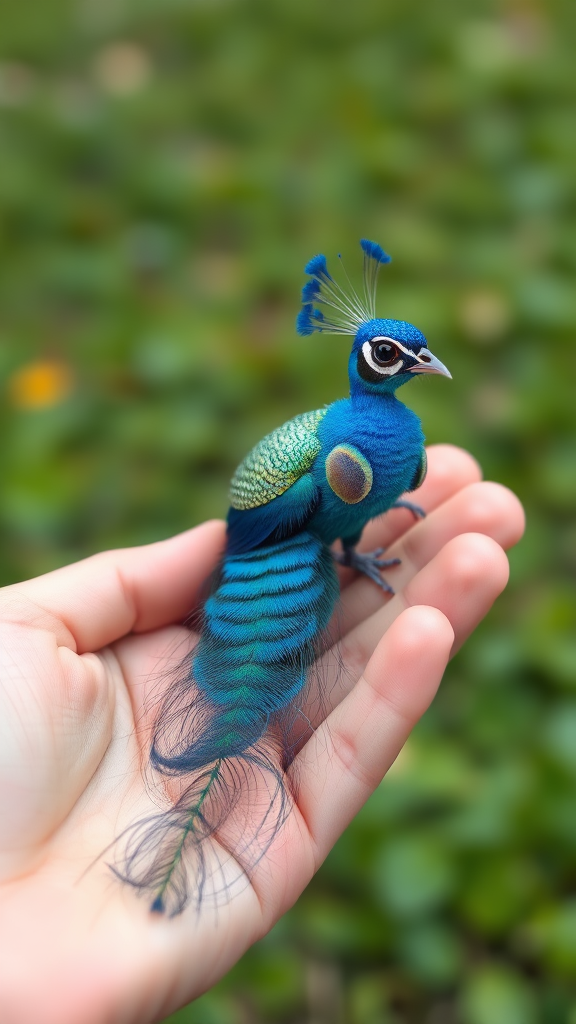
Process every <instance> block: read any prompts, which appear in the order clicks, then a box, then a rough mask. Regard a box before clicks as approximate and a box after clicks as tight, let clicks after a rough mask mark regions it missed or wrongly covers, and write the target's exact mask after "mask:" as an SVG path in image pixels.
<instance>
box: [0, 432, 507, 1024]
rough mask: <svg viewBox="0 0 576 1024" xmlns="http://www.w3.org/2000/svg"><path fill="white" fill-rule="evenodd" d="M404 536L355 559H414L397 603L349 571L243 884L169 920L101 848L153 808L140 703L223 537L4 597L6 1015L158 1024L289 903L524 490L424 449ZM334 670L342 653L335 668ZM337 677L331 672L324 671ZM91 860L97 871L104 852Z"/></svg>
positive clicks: (499, 565) (0, 599)
mask: <svg viewBox="0 0 576 1024" xmlns="http://www.w3.org/2000/svg"><path fill="white" fill-rule="evenodd" d="M416 501H417V502H418V504H421V505H422V506H423V507H424V508H425V509H426V510H427V511H428V513H429V515H428V517H427V518H426V519H425V520H424V521H422V522H418V523H416V524H413V520H412V517H411V515H410V513H408V512H406V511H395V512H391V513H389V514H388V515H387V516H386V517H385V518H383V519H380V520H377V521H374V522H373V523H371V524H370V525H369V526H368V527H367V529H366V531H365V533H364V537H363V544H362V547H364V548H365V549H367V550H368V549H371V548H374V547H378V546H384V547H387V549H388V550H387V557H388V556H390V557H394V556H398V557H400V558H401V560H402V564H401V565H400V566H399V567H398V568H396V569H394V570H392V571H389V573H388V578H389V580H390V582H391V583H392V584H393V586H394V587H395V588H396V591H397V593H396V596H395V597H393V598H392V599H391V600H389V601H385V599H384V598H383V595H382V594H381V592H380V591H379V590H378V588H376V587H375V586H374V584H373V583H371V582H370V581H369V580H366V579H363V578H360V579H358V578H356V577H354V576H353V574H351V573H350V572H349V571H347V570H343V572H342V599H341V613H340V615H339V617H338V624H339V628H340V630H341V633H342V635H341V638H340V642H339V651H340V661H341V662H342V663H343V666H344V669H345V671H344V672H341V673H340V674H339V676H338V677H337V679H336V680H335V685H334V686H333V687H332V689H331V690H330V707H329V708H326V709H325V711H326V712H327V718H326V720H325V722H323V723H317V730H316V732H315V733H314V734H313V735H312V737H311V739H310V740H309V741H308V742H307V743H306V745H305V746H304V747H303V749H302V750H301V752H300V753H299V755H298V756H297V758H296V762H295V766H294V767H295V769H297V770H298V777H299V787H298V798H297V801H296V803H295V805H294V807H293V809H292V813H291V814H290V816H289V818H288V820H287V822H286V823H285V825H284V826H283V828H282V830H281V833H280V835H279V837H278V839H277V840H276V841H275V842H274V843H273V844H272V845H271V847H270V848H269V849H268V850H267V853H266V856H265V858H263V860H262V861H261V862H260V863H259V864H258V866H257V868H256V870H255V872H254V875H253V877H252V878H251V881H250V884H249V885H248V884H247V885H246V887H245V888H244V889H243V890H242V891H241V892H239V893H238V894H237V895H235V896H234V897H233V898H232V899H231V900H230V901H229V902H228V903H226V904H223V905H222V906H220V907H218V908H217V909H216V910H214V909H211V910H210V911H208V910H205V909H203V908H202V907H201V908H200V911H199V912H197V911H196V910H195V909H193V908H189V909H188V910H185V911H184V913H183V914H182V915H181V916H180V917H177V918H172V919H167V918H165V917H162V916H159V915H152V914H150V913H149V910H148V905H147V903H146V902H144V901H141V900H138V899H137V898H136V897H135V895H134V893H133V891H132V890H130V889H129V888H127V887H124V886H122V885H121V884H120V883H119V882H118V881H117V880H116V879H115V878H114V877H113V875H112V874H111V872H110V871H109V869H108V868H107V867H106V864H105V858H104V860H103V859H101V858H100V855H101V853H102V851H103V850H105V849H106V848H107V847H108V846H109V844H110V843H112V842H113V840H114V839H115V838H116V837H117V836H118V835H119V833H120V832H121V831H122V829H124V828H125V827H126V826H128V825H129V824H130V823H132V822H134V821H137V820H139V819H140V818H142V817H145V816H146V815H147V814H150V813H151V812H154V811H156V810H157V807H156V804H155V803H154V801H153V799H152V797H151V795H150V793H149V791H148V789H147V787H146V785H145V782H144V780H143V773H142V769H143V766H144V765H145V764H146V760H147V755H148V749H147V740H148V735H149V715H150V712H149V710H148V701H147V698H149V694H150V690H151V688H154V689H155V690H157V687H158V683H157V678H158V674H159V672H163V671H165V670H166V658H167V652H168V651H172V652H173V651H174V650H176V649H177V648H178V646H179V645H180V644H182V643H183V642H184V641H185V640H186V641H187V640H188V636H189V634H188V631H187V630H185V629H184V627H182V626H180V625H174V623H178V622H181V621H182V619H183V618H184V617H185V616H186V615H187V613H188V612H189V611H190V609H191V608H193V607H194V604H195V602H196V601H197V600H198V596H199V593H200V590H201V587H202V583H203V582H204V580H205V579H206V577H207V576H208V575H209V574H210V572H211V570H212V568H213V566H214V565H215V563H216V562H217V559H218V557H219V555H220V553H221V551H222V548H223V544H224V525H223V524H222V523H220V522H211V523H206V524H204V525H203V526H200V527H198V528H196V529H194V530H190V531H188V532H187V533H184V534H181V535H180V536H177V537H173V538H171V539H170V540H167V541H162V542H160V543H157V544H152V545H149V546H148V547H143V548H134V549H128V550H123V551H109V552H105V553H104V554H100V555H96V556H94V557H92V558H89V559H86V560H85V561H83V562H80V563H78V564H76V565H72V566H69V567H67V568H65V569H60V570H57V571H56V572H53V573H50V574H48V575H46V576H43V577H40V578H38V579H36V580H31V581H28V582H26V583H22V584H18V585H16V586H13V587H7V588H5V590H3V591H2V592H0V619H1V625H0V666H1V668H0V1020H1V1021H2V1024H40V1022H42V1024H79V1022H80V1021H81V1022H82V1024H104V1022H114V1024H148V1022H152V1021H158V1020H161V1019H162V1018H163V1017H164V1016H165V1015H167V1014H168V1013H170V1012H171V1011H173V1010H175V1009H176V1008H177V1007H179V1006H180V1005H182V1004H184V1003H185V1002H188V1001H190V1000H191V999H193V998H194V997H195V996H198V995H200V994H201V992H203V991H205V990H206V989H207V988H209V987H210V986H211V985H213V984H214V983H215V982H216V981H217V980H218V979H219V978H220V977H221V976H222V975H223V974H224V973H225V972H226V971H227V970H228V969H229V968H230V967H231V966H232V964H233V963H234V962H235V961H236V960H237V959H238V958H239V957H240V956H241V955H242V953H243V952H244V951H245V950H246V949H247V947H248V946H249V945H251V944H252V943H253V942H255V941H256V940H257V939H258V938H260V937H261V936H262V935H263V934H265V932H267V931H268V929H269V928H270V927H271V926H272V925H273V923H274V922H275V921H276V920H277V918H278V917H279V916H280V915H281V914H282V913H284V911H285V910H287V909H288V908H289V907H290V906H291V905H292V903H293V902H294V900H295V899H296V898H297V897H298V895H299V894H300V892H301V891H302V889H303V888H304V887H305V886H306V884H307V883H308V881H309V880H310V878H311V877H312V875H313V874H314V871H315V870H316V869H317V868H318V866H319V865H320V864H321V863H322V861H323V859H324V858H325V856H326V855H327V853H328V852H329V850H330V849H331V847H332V845H333V844H334V842H335V841H336V839H337V838H338V836H339V835H340V834H341V832H342V831H343V829H344V828H345V827H346V825H347V824H348V822H349V821H350V820H351V819H352V818H353V817H354V815H355V814H356V812H357V811H358V810H359V809H360V807H361V806H362V805H363V804H364V802H365V801H366V799H367V798H368V796H369V795H370V793H371V792H372V790H373V789H374V788H375V787H376V786H377V785H378V783H379V782H380V780H381V778H382V777H383V775H384V774H385V772H386V771H387V769H388V767H389V766H390V764H391V763H392V762H393V760H394V759H395V757H396V755H397V754H398V752H399V750H400V749H401V747H402V745H403V743H404V742H405V740H406V738H407V736H408V734H409V732H410V730H411V728H412V727H413V725H414V724H415V722H416V721H417V720H418V719H419V717H420V716H421V715H422V713H423V712H424V710H425V709H426V708H427V706H428V704H429V703H430V701H431V700H432V698H433V696H434V693H435V691H436V688H437V686H438V684H439V682H440V679H441V676H442V673H443V671H444V668H445V666H446V663H447V660H448V658H449V657H450V654H451V652H452V651H453V650H454V649H455V648H456V647H458V646H459V645H460V644H461V643H462V642H463V641H464V640H465V638H466V637H467V636H468V634H469V633H470V632H471V631H472V630H473V628H474V627H475V626H476V625H477V623H478V622H479V621H480V619H481V618H482V617H483V616H484V615H485V614H486V612H487V611H488V609H489V608H490V606H491V604H492V602H493V601H494V599H495V598H496V596H497V595H498V594H499V593H500V591H501V590H502V589H503V587H504V586H505V584H506V580H507V572H508V567H507V561H506V557H505V555H504V553H503V550H502V548H506V547H508V546H510V545H512V544H514V543H515V542H516V541H517V540H518V539H519V537H520V536H521V534H522V530H523V515H522V510H521V507H520V505H519V503H518V501H517V500H516V498H515V497H514V496H513V495H512V494H511V493H510V492H509V491H507V490H506V489H505V488H503V487H500V486H499V485H496V484H489V483H480V482H479V470H478V467H477V465H476V463H475V462H474V461H473V460H472V459H471V458H470V457H469V456H468V455H466V454H465V453H464V452H462V451H460V450H459V449H456V448H452V447H450V446H444V445H440V446H436V447H433V448H431V449H430V451H429V472H428V477H427V479H426V481H425V483H424V485H423V486H422V488H421V489H420V491H419V492H418V495H417V497H416ZM332 661H334V659H332ZM327 664H328V662H327ZM98 858H100V859H98Z"/></svg>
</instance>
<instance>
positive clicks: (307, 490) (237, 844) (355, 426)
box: [117, 239, 450, 914]
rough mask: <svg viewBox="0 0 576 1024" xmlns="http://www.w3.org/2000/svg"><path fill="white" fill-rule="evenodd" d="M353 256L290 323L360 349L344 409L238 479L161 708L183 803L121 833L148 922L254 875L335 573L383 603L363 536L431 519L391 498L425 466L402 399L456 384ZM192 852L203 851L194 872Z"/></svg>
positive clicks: (161, 769)
mask: <svg viewBox="0 0 576 1024" xmlns="http://www.w3.org/2000/svg"><path fill="white" fill-rule="evenodd" d="M360 244H361V247H362V250H363V253H364V287H363V293H362V295H360V294H359V293H358V292H357V291H356V290H355V289H354V288H353V287H352V285H351V283H350V281H349V280H348V281H347V285H346V288H343V287H342V286H341V285H340V284H338V282H337V280H336V279H335V278H334V277H333V276H332V275H331V274H330V272H329V270H328V266H327V261H326V258H325V256H323V255H318V256H315V257H314V258H313V259H311V260H310V261H309V263H308V264H307V265H306V268H305V270H306V273H307V274H308V275H309V280H308V281H307V283H306V284H305V286H304V289H303V292H302V309H301V311H300V313H299V315H298V319H297V329H298V332H299V333H300V334H302V335H310V334H312V333H313V332H319V333H332V334H334V333H336V334H349V335H352V336H353V338H354V342H353V345H352V351H351V353H350V359H349V364H348V372H349V378H350V397H349V398H345V399H341V400H339V401H336V402H334V403H333V404H332V405H329V406H327V407H325V408H323V409H317V410H315V411H314V412H307V413H303V414H302V415H299V416H296V417H295V418H294V419H292V420H289V421H288V422H287V423H285V424H284V425H283V426H281V427H279V428H278V429H277V430H275V431H273V432H272V433H271V434H269V435H268V436H267V437H265V438H264V439H263V440H261V441H260V442H259V444H257V445H256V447H255V448H253V449H252V451H251V452H250V453H249V454H248V455H247V456H246V458H245V459H244V461H243V462H242V463H241V465H240V466H239V467H238V469H237V470H236V472H235V474H234V476H233V478H232V483H231V488H230V506H231V507H230V510H229V513H228V532H227V546H226V551H225V554H224V557H223V560H222V563H221V565H220V567H219V569H218V571H217V573H216V577H215V579H214V581H213V585H212V591H211V594H210V596H209V597H208V599H207V600H206V602H205V604H204V607H203V610H202V615H201V623H200V639H199V641H198V644H197V646H196V647H195V649H194V650H193V651H192V652H191V654H190V656H189V657H188V659H187V660H186V661H185V663H184V664H183V666H182V671H181V672H180V675H179V677H178V679H176V680H174V682H173V683H172V685H171V686H170V688H169V690H168V693H167V696H166V697H165V698H164V701H163V703H162V705H161V707H160V710H159V714H158V717H157V720H156V724H155V728H154V733H153V737H152V745H151V753H150V760H151V765H152V767H153V769H154V770H155V771H156V772H158V773H161V774H162V775H164V776H174V777H176V778H177V779H178V780H179V783H180V789H179V794H180V795H179V796H178V799H177V800H176V802H175V804H174V806H173V807H171V808H170V809H169V810H168V811H162V812H159V813H158V814H155V815H153V816H152V817H151V818H150V819H148V820H147V821H144V822H140V823H138V824H137V825H136V826H134V827H133V829H131V830H129V831H128V833H127V834H126V835H125V836H124V844H123V863H122V866H121V867H119V868H117V873H118V874H119V875H120V876H121V877H122V878H123V879H124V880H126V881H128V882H130V883H131V884H132V885H134V886H136V887H137V888H139V889H140V890H144V891H146V892H147V893H149V894H150V895H151V898H152V903H151V909H152V910H154V911H158V912H162V911H167V912H168V913H170V914H173V913H178V912H179V911H180V910H181V909H182V908H183V906H184V905H185V903H186V902H187V900H188V899H189V898H190V895H191V892H190V889H191V888H192V890H193V893H194V894H195V897H196V901H197V902H198V903H199V902H200V901H201V899H202V898H203V896H204V895H206V893H207V892H208V886H209V883H210V882H211V888H212V891H216V889H217V888H218V884H216V883H215V882H214V878H215V876H216V875H217V874H218V875H219V877H220V887H221V888H222V889H226V888H227V886H228V884H229V878H230V871H229V866H224V865H223V862H222V850H225V851H227V854H229V856H230V859H231V860H232V861H233V862H234V863H235V864H236V865H237V864H240V867H241V869H242V873H243V875H244V876H245V875H248V876H249V874H250V870H251V869H253V866H254V864H255V863H256V862H257V860H258V858H259V857H260V856H261V855H262V853H263V852H264V850H265V849H266V848H267V846H268V845H269V843H270V842H271V840H272V839H273V838H274V836H275V835H276V833H277V831H278V829H279V828H280V827H281V825H282V822H283V820H284V817H285V814H286V813H287V810H286V809H287V806H288V802H287V800H286V788H285V787H286V785H287V782H286V774H285V773H286V769H287V767H288V766H289V765H290V763H291V760H292V759H293V757H294V752H295V749H296V748H297V738H296V739H295V734H296V733H297V730H296V729H295V723H296V722H297V720H298V718H299V716H301V715H302V714H303V712H302V710H301V709H302V705H303V700H304V695H305V692H306V687H307V683H308V682H309V680H310V676H311V669H312V666H313V664H314V661H315V659H316V657H317V655H318V653H319V651H320V650H321V649H322V645H323V641H324V643H325V637H326V631H327V627H328V624H329V622H330V619H331V617H332V613H333V611H334V607H335V604H336V601H337V598H338V594H339V585H338V576H337V573H336V570H335V566H334V562H335V561H337V562H340V563H341V564H344V565H347V566H350V567H352V568H353V569H356V570H357V571H358V572H360V573H364V574H365V575H367V576H368V577H370V579H371V580H373V581H374V582H375V583H376V584H377V585H378V586H379V587H381V588H382V589H383V590H384V591H387V592H388V593H392V592H393V591H392V588H391V586H390V585H389V583H388V582H387V581H386V579H385V578H384V576H383V575H382V570H385V569H386V568H388V567H391V566H392V565H394V564H396V563H397V560H392V561H390V560H388V561H387V560H385V559H383V558H382V557H381V556H382V554H383V551H382V550H377V551H374V552H371V553H369V554H366V553H360V552H359V551H358V550H357V544H358V542H359V540H360V537H361V534H362V530H363V528H364V526H365V525H366V523H367V522H368V520H370V519H372V518H373V517H374V516H378V515H381V514H382V513H383V512H386V511H387V510H388V509H392V508H397V507H406V508H409V509H411V510H412V512H413V513H414V515H416V516H419V515H423V514H424V513H423V512H422V510H421V509H419V508H418V507H417V506H416V505H412V504H411V503H410V502H407V501H405V500H404V501H402V500H401V499H400V496H401V495H402V494H403V493H404V492H406V491H413V490H415V489H416V488H417V487H419V485H420V484H421V483H422V481H423V479H424V476H425V474H426V454H425V450H424V436H423V433H422V429H421V426H420V421H419V419H418V417H417V416H416V415H415V413H414V412H412V410H410V409H408V408H407V407H406V406H405V405H404V404H403V403H402V402H400V401H399V399H398V398H397V397H396V392H397V390H398V388H399V387H401V385H402V384H406V383H407V382H408V381H409V380H411V379H412V378H413V377H414V376H415V375H417V374H423V373H428V374H430V373H435V374H443V375H444V376H447V377H450V373H449V372H448V370H447V369H446V367H445V366H444V365H443V364H442V363H441V362H440V361H439V359H437V358H436V357H435V356H434V355H432V353H431V352H430V351H429V349H428V346H427V342H426V338H425V337H424V335H423V334H422V333H421V332H420V331H419V330H417V328H416V327H413V326H412V325H411V324H409V323H406V322H404V321H401V320H386V319H380V318H377V317H376V311H375V303H376V286H377V278H378V272H379V269H380V267H381V265H382V264H384V263H388V262H389V260H390V257H389V256H388V255H387V254H386V253H385V252H384V250H383V249H382V248H381V247H380V246H379V245H377V244H376V243H375V242H371V241H368V240H366V239H362V241H361V243H360ZM336 540H339V541H341V545H342V551H341V552H338V553H334V552H333V551H332V549H331V545H332V544H333V542H334V541H336ZM264 776H265V777H266V778H267V782H266V783H265V784H264V785H263V784H262V778H263V777H264ZM262 789H264V791H265V793H266V797H265V799H264V802H263V803H262V797H261V795H260V796H258V794H259V793H260V794H261V792H262ZM250 794H253V803H254V806H250V800H251V795H250ZM240 806H242V811H241V813H240V811H239V808H240ZM239 815H240V816H239ZM216 834H217V843H213V844H212V850H211V851H210V852H208V848H209V847H210V844H209V843H208V842H207V840H209V839H210V838H211V837H212V838H214V837H215V836H216ZM216 846H217V847H218V850H219V853H218V854H217V855H215V854H214V848H215V847H216ZM186 851H190V852H192V851H195V853H196V859H195V861H194V867H193V868H192V867H190V870H189V871H187V868H186V863H185V862H186V856H185V853H186ZM189 876H190V877H189ZM192 877H193V885H191V884H190V878H192Z"/></svg>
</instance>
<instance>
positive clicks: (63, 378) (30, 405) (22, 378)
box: [8, 360, 73, 409]
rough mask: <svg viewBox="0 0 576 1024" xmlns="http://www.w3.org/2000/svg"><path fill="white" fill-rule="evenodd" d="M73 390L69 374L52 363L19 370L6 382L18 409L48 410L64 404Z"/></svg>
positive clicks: (41, 363) (53, 361)
mask: <svg viewBox="0 0 576 1024" xmlns="http://www.w3.org/2000/svg"><path fill="white" fill-rule="evenodd" d="M72 386H73V376H72V371H71V370H70V368H69V367H68V366H66V365H65V364H64V363H59V362H56V361H55V360H44V361H40V360H39V361H38V362H34V363H28V364H27V365H26V366H21V367H20V369H19V370H16V371H15V372H14V373H13V374H12V376H11V378H10V380H9V382H8V390H9V394H10V398H11V400H12V403H13V404H14V405H15V406H17V408H19V409H49V408H50V407H51V406H53V405H58V404H59V403H60V402H63V401H64V399H65V398H67V397H68V395H69V394H70V392H71V390H72Z"/></svg>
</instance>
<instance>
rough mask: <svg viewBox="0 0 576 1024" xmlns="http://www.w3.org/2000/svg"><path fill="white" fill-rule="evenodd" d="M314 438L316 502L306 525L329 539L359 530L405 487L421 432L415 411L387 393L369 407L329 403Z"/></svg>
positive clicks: (414, 472)
mask: <svg viewBox="0 0 576 1024" xmlns="http://www.w3.org/2000/svg"><path fill="white" fill-rule="evenodd" d="M318 437H319V440H320V442H321V445H322V447H321V450H320V452H319V453H318V456H317V458H316V459H315V462H314V466H313V468H312V473H313V476H314V480H315V483H316V485H317V487H318V489H319V491H320V493H321V501H320V505H319V508H318V510H317V512H316V514H315V516H314V520H313V522H312V523H311V524H310V525H311V526H312V527H313V528H315V529H316V530H317V531H318V532H319V533H320V534H321V536H322V538H323V539H324V540H325V541H326V542H327V543H331V542H332V541H333V540H335V539H336V538H337V537H348V536H353V535H354V534H356V533H358V532H359V531H361V530H362V528H363V527H364V525H365V524H366V523H367V522H368V520H369V519H372V518H373V517H374V516H377V515H381V514H382V513H383V512H385V511H386V510H387V509H389V508H390V507H391V505H393V504H394V502H395V501H396V500H397V499H398V498H399V497H400V495H401V494H403V493H404V492H405V491H407V490H409V489H410V487H411V486H412V484H413V482H414V479H415V477H416V475H417V472H418V467H419V465H420V461H421V457H422V447H423V444H424V435H423V433H422V429H421V426H420V420H419V419H418V417H417V416H416V414H415V413H414V412H412V410H411V409H408V408H407V407H406V406H405V405H403V403H402V402H399V401H398V400H397V399H396V398H395V397H393V396H390V398H389V399H386V400H382V399H379V400H378V402H377V403H372V404H371V405H370V407H369V408H363V407H361V406H360V407H358V406H354V405H352V403H351V402H350V400H345V401H343V402H337V403H335V404H334V406H331V407H330V408H329V410H328V413H327V415H326V417H325V419H324V421H323V422H322V424H321V425H320V429H319V431H318Z"/></svg>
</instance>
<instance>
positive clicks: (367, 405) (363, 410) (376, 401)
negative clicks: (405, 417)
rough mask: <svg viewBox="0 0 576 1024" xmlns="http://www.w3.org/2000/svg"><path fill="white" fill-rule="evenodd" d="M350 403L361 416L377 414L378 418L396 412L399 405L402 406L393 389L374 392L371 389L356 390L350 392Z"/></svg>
mask: <svg viewBox="0 0 576 1024" xmlns="http://www.w3.org/2000/svg"><path fill="white" fill-rule="evenodd" d="M350 403H351V405H352V409H353V410H354V412H355V413H356V414H360V415H362V416H377V417H378V418H382V417H386V418H387V417H388V416H390V415H394V414H398V412H399V409H400V407H403V406H404V403H403V402H401V401H400V400H399V399H398V398H396V395H395V393H394V391H392V390H390V391H383V392H380V393H379V394H375V393H374V392H373V391H356V390H353V391H352V392H351V393H350Z"/></svg>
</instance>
